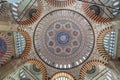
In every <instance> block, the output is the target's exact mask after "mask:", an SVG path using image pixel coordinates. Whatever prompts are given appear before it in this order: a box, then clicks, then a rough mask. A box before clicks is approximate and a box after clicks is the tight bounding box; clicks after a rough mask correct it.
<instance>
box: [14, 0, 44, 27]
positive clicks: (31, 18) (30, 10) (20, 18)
mask: <svg viewBox="0 0 120 80" xmlns="http://www.w3.org/2000/svg"><path fill="white" fill-rule="evenodd" d="M24 3H26V4H24ZM36 5H37V6H36ZM21 8H24V9H21ZM42 11H43V6H42V2H41V0H32V1H31V0H28V2H25V0H21V1H20V2H19V3H14V4H12V14H13V17H14V19H15V20H16V21H17V22H18V24H20V25H29V24H32V23H34V22H35V21H36V20H38V18H39V17H40V15H41V13H42ZM18 12H19V13H18Z"/></svg>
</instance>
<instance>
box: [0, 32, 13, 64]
mask: <svg viewBox="0 0 120 80" xmlns="http://www.w3.org/2000/svg"><path fill="white" fill-rule="evenodd" d="M12 48H13V46H12V41H11V40H10V39H9V38H8V37H7V36H6V35H5V34H4V33H0V65H2V64H5V63H6V62H7V61H8V60H9V59H10V57H11V56H12V53H13V52H12V51H13V49H12Z"/></svg>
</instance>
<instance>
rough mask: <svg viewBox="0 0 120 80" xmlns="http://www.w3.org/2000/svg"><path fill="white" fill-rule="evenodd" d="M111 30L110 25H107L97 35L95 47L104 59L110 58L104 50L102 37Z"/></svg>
mask: <svg viewBox="0 0 120 80" xmlns="http://www.w3.org/2000/svg"><path fill="white" fill-rule="evenodd" d="M111 30H112V27H107V28H105V29H103V30H102V31H101V32H100V33H99V34H98V37H97V49H98V51H99V53H100V55H101V56H102V57H103V58H104V59H105V60H109V59H111V56H110V55H109V54H108V53H107V52H106V50H105V48H104V43H103V41H104V37H105V35H106V34H107V33H108V32H110V31H111Z"/></svg>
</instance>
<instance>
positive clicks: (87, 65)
mask: <svg viewBox="0 0 120 80" xmlns="http://www.w3.org/2000/svg"><path fill="white" fill-rule="evenodd" d="M105 64H106V63H105V62H103V61H101V60H90V61H88V62H86V63H85V64H84V65H83V66H82V68H81V70H80V80H85V75H86V72H87V71H88V70H90V69H91V68H92V67H93V66H97V65H102V66H104V65H105Z"/></svg>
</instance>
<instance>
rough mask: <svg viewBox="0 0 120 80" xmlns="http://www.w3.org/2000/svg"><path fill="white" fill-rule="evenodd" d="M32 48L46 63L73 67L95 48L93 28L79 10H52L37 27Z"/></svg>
mask: <svg viewBox="0 0 120 80" xmlns="http://www.w3.org/2000/svg"><path fill="white" fill-rule="evenodd" d="M68 14H69V15H68ZM34 47H35V50H36V53H37V54H38V56H39V57H40V58H41V59H42V60H43V61H44V62H45V63H47V64H48V65H50V66H52V67H55V68H59V69H67V68H72V67H75V66H78V65H80V64H81V63H83V62H84V61H85V60H86V59H87V58H88V57H89V56H90V54H91V52H92V50H93V48H94V31H93V29H92V26H91V24H90V23H89V22H88V21H87V19H86V18H85V17H84V16H83V15H81V14H80V13H78V12H75V11H72V10H67V9H65V10H64V9H63V10H55V11H53V12H50V13H49V14H47V15H45V16H44V17H43V18H42V19H41V20H40V22H39V23H38V25H37V26H36V30H35V32H34Z"/></svg>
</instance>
